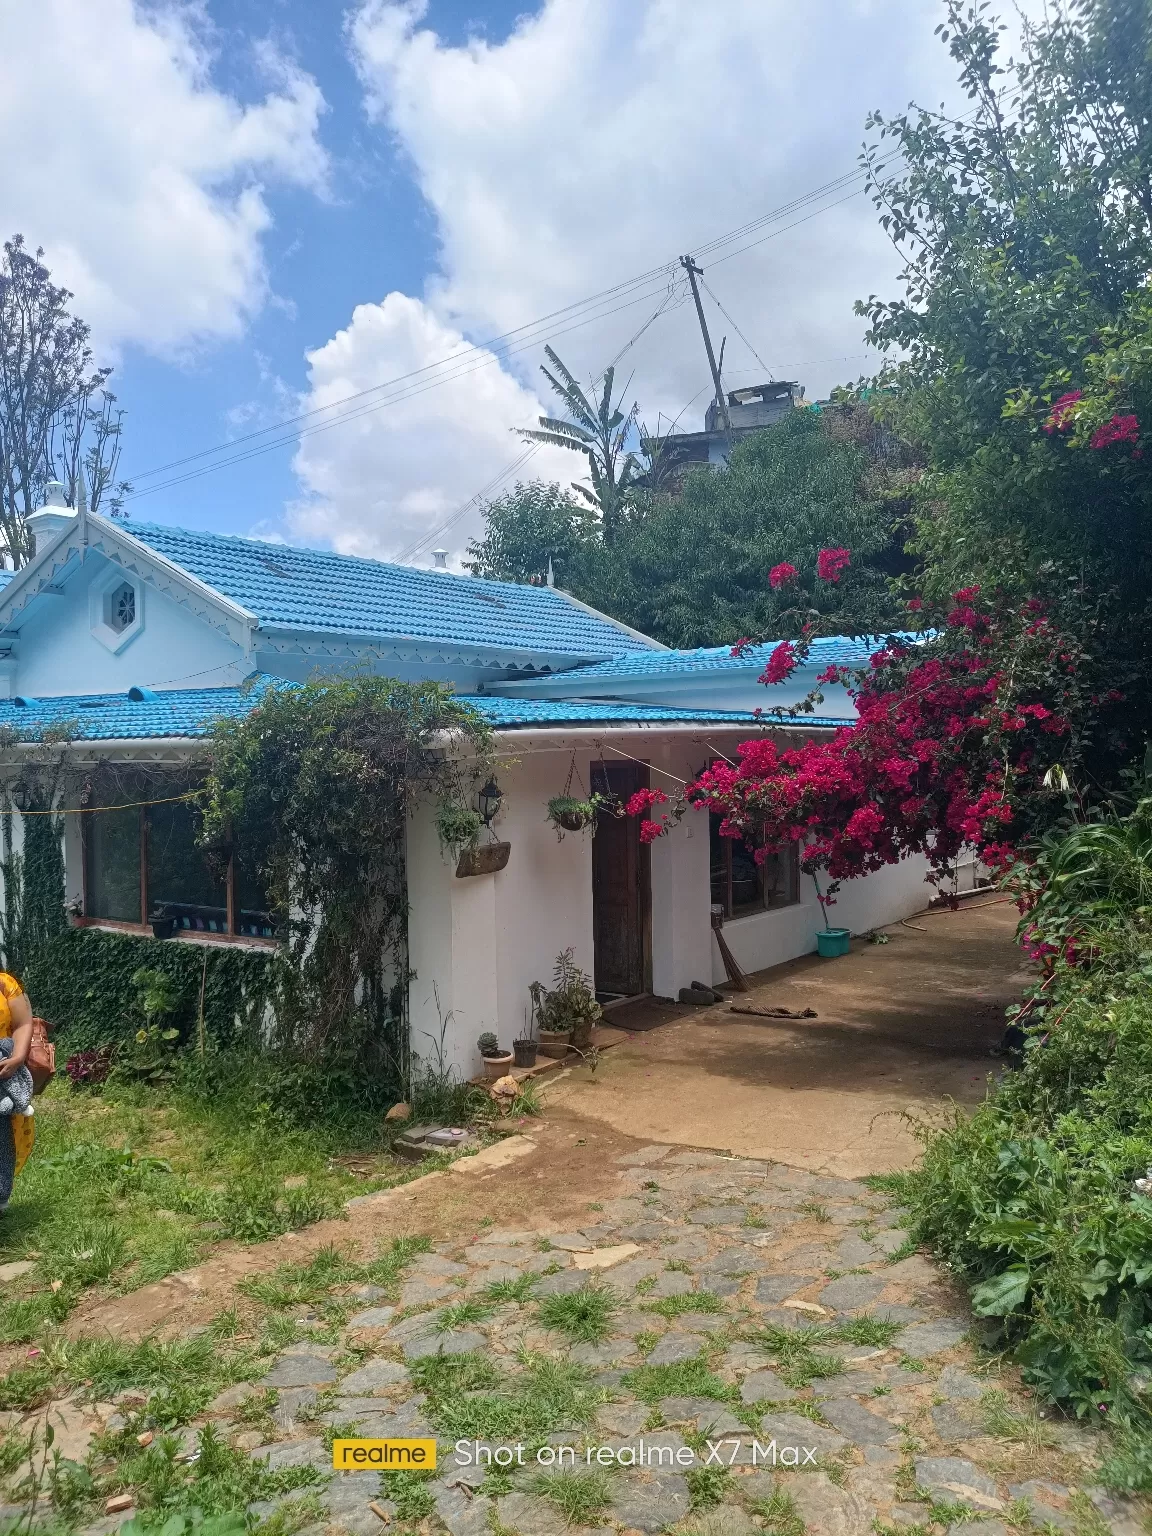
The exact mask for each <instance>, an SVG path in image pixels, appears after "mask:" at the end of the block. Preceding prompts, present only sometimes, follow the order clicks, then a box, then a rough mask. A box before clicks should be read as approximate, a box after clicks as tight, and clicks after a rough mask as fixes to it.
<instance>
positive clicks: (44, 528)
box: [28, 480, 76, 551]
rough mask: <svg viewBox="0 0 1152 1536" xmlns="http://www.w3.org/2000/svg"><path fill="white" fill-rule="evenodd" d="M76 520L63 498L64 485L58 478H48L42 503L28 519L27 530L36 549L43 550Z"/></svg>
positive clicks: (74, 514)
mask: <svg viewBox="0 0 1152 1536" xmlns="http://www.w3.org/2000/svg"><path fill="white" fill-rule="evenodd" d="M75 521H76V513H75V512H74V511H73V510H72V508H71V507H70V506H69V505H68V503H67V502H66V501H65V500H64V486H63V484H62V483H61V482H60V481H59V480H49V482H48V485H47V487H46V497H45V502H44V505H43V506H42V507H40V508H38V509H37V510H36V511H35V512H33V513H32V515H31V517H29V519H28V531H29V533H31V534H32V536H33V538H34V539H35V540H36V548H37V551H40V550H43V549H44V548H45V547H46V546H47V545H49V544H51V543H52V542H53V540H54V539H56V538H58V537H59V535H60V534H62V533H63V532H64V530H65V529H66V528H70V527H71V526H72V524H73V523H74V522H75Z"/></svg>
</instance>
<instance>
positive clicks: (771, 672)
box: [757, 640, 796, 683]
mask: <svg viewBox="0 0 1152 1536" xmlns="http://www.w3.org/2000/svg"><path fill="white" fill-rule="evenodd" d="M795 667H796V647H795V646H794V645H793V644H792V642H791V640H781V642H780V644H779V645H778V646H777V647H776V648H775V650H774V651H773V652H772V654H771V656H769V658H768V665H767V666H766V667H765V668H764V670H763V672H761V674H760V676H759V678H757V682H761V683H786V682H787V681H788V679H789V678H790V677H791V676H792V673H793V671H794V670H795Z"/></svg>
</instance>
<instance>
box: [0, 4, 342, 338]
mask: <svg viewBox="0 0 1152 1536" xmlns="http://www.w3.org/2000/svg"><path fill="white" fill-rule="evenodd" d="M197 20H198V13H197V12H196V11H194V10H192V9H184V8H180V7H178V5H177V4H175V3H171V4H166V5H161V6H159V7H150V8H149V9H147V10H145V9H143V7H141V6H137V5H135V4H133V0H96V3H94V0H36V3H35V4H20V3H16V4H5V5H0V142H2V143H3V144H4V146H5V152H4V154H3V156H0V228H2V229H3V230H4V231H5V232H9V233H10V232H12V231H16V230H19V231H21V232H22V233H23V234H24V235H25V236H26V237H27V240H28V243H29V245H30V246H32V247H33V248H35V247H36V246H37V245H43V246H44V248H45V250H46V253H47V254H46V259H47V262H48V264H49V266H50V267H51V269H52V275H53V278H54V280H55V281H57V282H60V283H63V284H64V285H65V286H66V287H68V288H71V289H72V291H73V292H74V293H75V295H76V301H75V306H74V308H75V311H76V313H77V314H80V315H82V316H83V317H84V318H85V319H86V320H87V321H88V322H89V323H90V324H91V326H92V328H93V332H94V336H95V338H96V340H97V343H98V345H99V346H100V347H101V348H102V349H104V350H105V351H107V350H108V349H115V348H116V347H118V346H120V345H122V344H124V343H127V342H134V343H136V344H138V345H140V346H142V347H144V348H146V349H147V350H149V351H152V352H155V353H159V354H171V353H173V352H177V351H180V350H182V349H184V348H187V347H188V346H190V345H195V344H197V343H201V342H204V341H208V340H211V339H214V338H219V337H228V336H234V335H236V334H238V333H239V332H240V331H241V330H242V329H243V326H244V323H245V320H246V317H247V316H248V315H249V314H251V312H252V311H253V310H255V309H256V308H258V307H259V305H260V304H261V303H262V302H263V301H264V299H265V298H266V296H267V282H266V277H265V271H264V263H263V258H262V252H261V239H262V236H263V235H264V234H265V232H266V231H267V229H268V227H269V224H270V215H269V211H268V207H267V204H266V202H265V199H264V196H263V191H262V186H261V180H262V178H279V179H282V180H286V181H290V182H293V183H295V184H297V185H302V186H306V187H311V188H313V189H315V190H317V191H322V190H323V185H324V178H325V173H326V161H325V154H324V151H323V149H322V148H321V145H320V143H319V140H318V138H317V127H318V123H319V118H320V114H321V112H322V111H323V109H324V101H323V97H322V96H321V94H320V91H319V88H318V87H317V85H316V83H315V81H314V80H312V78H311V77H310V76H308V75H306V74H304V73H302V72H301V71H300V70H299V69H297V68H296V67H295V66H294V65H292V64H291V63H289V62H287V61H286V60H284V59H282V58H280V57H278V56H277V55H276V53H275V52H274V51H273V50H272V49H270V48H268V47H264V48H261V49H260V50H258V62H259V63H260V65H261V66H262V67H263V70H264V73H265V75H266V77H267V80H268V86H269V94H268V95H267V97H266V99H265V100H263V101H262V102H259V103H256V104H253V105H243V104H242V103H240V102H239V101H237V100H235V99H234V98H232V97H231V96H228V95H226V94H224V93H223V92H222V91H220V90H219V89H217V88H216V87H215V86H214V85H213V84H212V80H211V77H210V64H211V60H210V56H209V52H208V49H207V46H206V43H205V41H204V38H203V36H202V35H201V33H200V32H199V31H198V30H197V25H196V23H197Z"/></svg>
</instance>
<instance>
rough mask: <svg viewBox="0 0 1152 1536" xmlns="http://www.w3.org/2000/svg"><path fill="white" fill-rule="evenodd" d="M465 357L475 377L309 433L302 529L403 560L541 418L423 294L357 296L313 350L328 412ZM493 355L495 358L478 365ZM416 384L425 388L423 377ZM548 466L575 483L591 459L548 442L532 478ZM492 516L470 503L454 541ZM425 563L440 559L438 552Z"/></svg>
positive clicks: (297, 531)
mask: <svg viewBox="0 0 1152 1536" xmlns="http://www.w3.org/2000/svg"><path fill="white" fill-rule="evenodd" d="M456 356H461V357H462V368H466V369H467V370H468V371H467V373H465V374H464V376H462V377H459V378H457V379H456V380H454V381H453V382H451V383H447V384H445V385H443V386H442V387H440V388H438V389H435V390H431V391H427V392H424V393H419V392H417V393H413V394H412V395H410V397H409V398H408V399H406V400H404V401H402V402H401V403H399V404H396V405H390V406H388V407H386V408H385V409H382V410H375V411H368V410H365V414H363V415H360V416H359V417H358V418H357V419H355V420H348V421H342V422H341V423H340V425H338V426H335V427H333V428H331V429H330V430H326V431H319V432H315V433H313V434H312V435H310V436H306V437H305V438H304V439H303V440H302V442H301V444H300V447H299V450H298V452H297V455H296V460H295V468H296V472H297V474H298V475H299V476H300V478H301V480H302V482H303V484H304V485H305V487H306V488H307V492H308V494H307V495H306V497H305V498H303V499H302V500H301V501H300V502H298V503H297V504H295V505H294V506H292V507H290V508H289V511H288V526H289V528H290V530H291V533H292V534H293V535H294V536H295V537H297V538H299V539H301V540H303V541H305V542H309V543H315V542H317V541H323V542H325V543H330V544H331V545H332V546H333V548H335V549H337V550H339V551H340V552H341V553H342V554H351V555H373V556H377V557H384V558H395V557H396V556H397V555H400V554H402V553H403V552H404V551H405V550H406V548H407V547H408V546H409V545H410V544H412V543H414V542H415V541H416V540H418V539H419V538H420V537H421V536H422V535H424V534H426V533H428V532H430V531H431V530H433V529H436V528H439V527H440V525H441V524H443V523H444V522H446V521H447V519H448V518H450V517H451V516H452V515H453V514H454V513H455V512H456V511H458V510H459V509H460V508H462V507H464V506H465V505H466V504H467V503H468V502H469V501H470V500H471V498H472V497H473V495H474V493H475V492H476V491H477V490H479V489H480V487H481V486H483V485H484V484H486V483H487V482H488V481H489V480H491V479H493V478H494V477H495V476H497V475H499V474H500V473H501V471H503V470H504V469H505V468H506V467H507V466H508V465H509V464H511V463H512V462H513V461H514V460H515V459H516V457H517V456H518V455H519V454H520V453H521V452H523V449H524V444H523V443H522V442H521V441H520V440H518V439H517V438H516V437H515V436H514V434H513V432H512V431H511V430H510V428H513V427H517V426H534V425H535V421H536V417H537V415H538V414H539V404H538V402H537V401H536V399H535V397H534V396H533V395H532V393H531V392H530V391H529V390H526V389H525V388H524V387H523V386H522V385H521V384H520V383H518V382H517V380H516V379H514V378H512V377H511V375H510V374H508V373H505V372H504V371H503V370H502V369H501V368H500V367H499V366H498V364H497V363H496V362H495V360H494V359H493V360H492V361H490V362H489V361H488V360H489V359H491V356H492V355H491V354H490V353H485V354H481V355H479V356H478V355H476V354H473V353H470V352H469V349H468V346H467V343H466V342H465V340H464V338H463V337H462V336H461V335H460V332H459V331H457V330H453V329H451V328H450V327H448V326H446V325H444V324H443V323H442V322H441V321H439V320H437V319H436V317H435V316H434V315H433V314H432V313H431V312H430V310H429V309H428V308H427V307H426V306H425V305H424V304H423V303H422V302H421V301H420V300H419V299H412V298H407V297H405V296H404V295H403V294H400V293H390V294H389V295H388V296H387V298H386V299H385V300H384V302H383V303H381V304H360V305H357V307H356V309H355V311H354V312H353V315H352V321H351V324H350V325H348V326H347V327H346V328H345V329H344V330H342V331H339V332H338V333H337V334H336V335H335V336H334V337H333V338H332V340H331V341H329V342H326V343H325V344H324V346H322V347H319V348H317V350H316V351H314V352H310V353H309V354H308V365H309V375H310V390H309V394H308V399H307V404H306V408H307V409H309V410H323V408H324V407H325V406H327V405H330V404H333V403H334V402H337V401H341V400H346V399H347V398H348V397H349V396H351V395H354V394H359V393H360V392H361V391H364V390H373V389H376V388H377V386H379V385H381V384H385V383H387V382H388V381H390V380H392V379H395V378H398V377H400V376H401V375H406V374H409V373H414V372H416V371H417V370H419V369H423V368H426V367H428V365H429V364H432V363H439V362H440V361H441V360H442V359H446V358H454V357H456ZM482 362H486V363H488V365H487V366H474V365H477V364H480V363H482ZM413 387H414V388H415V389H416V390H419V381H413ZM372 403H373V402H372V399H371V398H370V399H368V400H366V401H365V402H364V406H365V407H368V406H370V405H371V404H372ZM352 409H355V408H350V410H352ZM319 420H320V421H323V417H321V418H319ZM537 471H539V472H541V473H543V474H544V475H545V476H547V477H549V478H551V477H553V476H554V477H556V478H563V479H565V480H567V479H571V478H573V477H574V476H578V475H579V474H580V473H582V471H583V461H582V460H581V459H579V458H578V457H577V456H576V455H574V454H569V453H564V452H562V451H561V450H557V449H547V448H544V449H541V450H540V451H539V452H538V453H537V454H536V455H535V456H534V458H533V460H532V466H531V469H530V470H529V469H526V470H525V475H526V477H527V475H529V474H531V473H533V472H537ZM480 523H481V518H480V515H479V512H478V511H477V509H476V508H475V507H473V508H471V509H469V510H468V511H467V512H466V513H465V515H464V516H463V517H462V518H461V519H460V520H459V521H458V522H457V523H456V524H455V525H454V526H453V528H452V529H451V530H450V531H449V532H446V533H445V534H444V542H445V546H446V547H449V548H451V549H452V550H454V551H455V552H456V553H457V554H459V553H460V552H462V551H463V549H464V546H465V544H466V543H467V540H468V538H469V537H471V536H472V535H473V534H475V533H476V532H478V530H479V527H480ZM434 542H435V541H434V540H429V543H434ZM417 563H421V564H431V559H430V556H429V554H428V553H427V552H426V551H425V552H423V553H422V554H421V556H420V558H419V560H418V562H417Z"/></svg>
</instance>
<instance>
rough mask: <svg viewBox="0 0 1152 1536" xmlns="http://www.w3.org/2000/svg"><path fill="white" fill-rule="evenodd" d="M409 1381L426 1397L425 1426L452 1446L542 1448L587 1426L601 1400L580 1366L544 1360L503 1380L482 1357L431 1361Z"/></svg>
mask: <svg viewBox="0 0 1152 1536" xmlns="http://www.w3.org/2000/svg"><path fill="white" fill-rule="evenodd" d="M412 1376H413V1379H414V1380H415V1381H416V1383H417V1385H418V1386H419V1387H420V1388H421V1390H422V1391H424V1392H426V1393H427V1394H428V1406H427V1413H428V1418H429V1420H430V1421H431V1423H432V1424H433V1425H434V1426H435V1428H436V1429H437V1430H439V1431H440V1432H441V1433H442V1434H443V1435H446V1436H447V1437H448V1438H449V1439H450V1440H473V1439H475V1440H497V1441H513V1442H515V1441H518V1440H523V1441H524V1442H525V1444H528V1445H535V1444H540V1443H542V1442H543V1441H544V1440H545V1439H546V1438H547V1437H548V1436H549V1435H550V1434H553V1433H555V1432H556V1431H557V1430H558V1429H560V1428H561V1427H562V1426H564V1425H566V1424H586V1423H588V1422H589V1421H590V1420H591V1418H592V1415H593V1413H594V1411H595V1409H596V1405H597V1404H598V1403H599V1402H600V1401H601V1400H602V1398H603V1394H602V1393H601V1392H599V1391H598V1390H597V1389H595V1388H593V1387H591V1386H590V1385H589V1381H588V1375H587V1373H586V1372H585V1371H583V1370H581V1368H580V1367H579V1366H576V1365H571V1364H570V1363H569V1362H567V1361H561V1360H551V1359H547V1358H544V1357H533V1358H531V1359H530V1360H529V1363H528V1366H527V1368H526V1369H525V1370H522V1371H519V1372H517V1373H516V1375H514V1376H509V1377H506V1378H504V1379H503V1380H502V1379H501V1378H500V1376H499V1375H498V1373H497V1372H496V1370H495V1368H494V1367H493V1366H492V1364H491V1363H490V1362H489V1361H488V1360H486V1359H485V1358H484V1356H482V1355H446V1356H433V1357H430V1358H429V1359H427V1360H422V1361H418V1362H417V1363H416V1365H415V1366H414V1367H413V1369H412Z"/></svg>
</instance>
